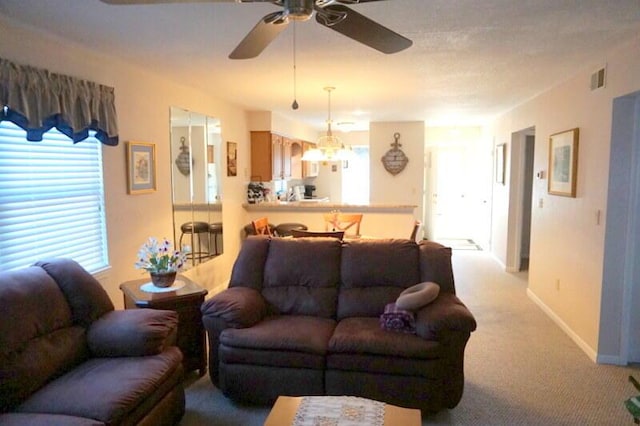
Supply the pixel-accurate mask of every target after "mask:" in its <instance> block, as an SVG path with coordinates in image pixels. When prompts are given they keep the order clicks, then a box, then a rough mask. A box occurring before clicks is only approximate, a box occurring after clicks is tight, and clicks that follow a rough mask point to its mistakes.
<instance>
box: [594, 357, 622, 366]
mask: <svg viewBox="0 0 640 426" xmlns="http://www.w3.org/2000/svg"><path fill="white" fill-rule="evenodd" d="M596 362H597V363H598V364H613V365H627V364H626V363H625V362H622V359H621V358H620V357H619V356H617V355H598V360H597V361H596Z"/></svg>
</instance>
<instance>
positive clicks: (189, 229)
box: [180, 222, 209, 265]
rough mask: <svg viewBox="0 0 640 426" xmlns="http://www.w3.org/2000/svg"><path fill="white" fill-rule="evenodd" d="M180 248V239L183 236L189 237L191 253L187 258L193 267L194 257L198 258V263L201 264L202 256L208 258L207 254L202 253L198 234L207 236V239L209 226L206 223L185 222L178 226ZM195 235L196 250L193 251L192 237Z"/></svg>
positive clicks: (200, 239)
mask: <svg viewBox="0 0 640 426" xmlns="http://www.w3.org/2000/svg"><path fill="white" fill-rule="evenodd" d="M180 231H182V234H180V247H182V238H183V237H184V236H185V234H190V235H191V253H189V254H188V255H187V258H188V259H189V258H190V259H191V264H192V265H195V264H196V263H195V260H196V256H197V257H198V263H200V262H202V257H203V256H209V252H203V251H202V236H200V234H207V238H208V236H209V224H208V223H207V222H186V223H183V224H182V225H180ZM194 235H197V237H198V250H197V251H196V250H195V246H194V243H193V236H194Z"/></svg>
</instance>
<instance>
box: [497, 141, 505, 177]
mask: <svg viewBox="0 0 640 426" xmlns="http://www.w3.org/2000/svg"><path fill="white" fill-rule="evenodd" d="M505 148H506V144H504V143H501V144H500V145H497V146H496V152H495V156H496V158H495V160H496V165H495V168H496V183H501V184H503V185H504V156H505V155H506V154H505Z"/></svg>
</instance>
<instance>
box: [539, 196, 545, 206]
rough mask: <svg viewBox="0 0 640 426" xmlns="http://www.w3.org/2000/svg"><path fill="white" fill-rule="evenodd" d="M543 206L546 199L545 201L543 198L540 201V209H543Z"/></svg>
mask: <svg viewBox="0 0 640 426" xmlns="http://www.w3.org/2000/svg"><path fill="white" fill-rule="evenodd" d="M543 206H544V199H543V198H540V199H539V200H538V207H540V208H542V207H543Z"/></svg>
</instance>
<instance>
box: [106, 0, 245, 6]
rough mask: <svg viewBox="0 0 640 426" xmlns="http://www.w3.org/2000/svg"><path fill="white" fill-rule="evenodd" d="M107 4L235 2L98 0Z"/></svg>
mask: <svg viewBox="0 0 640 426" xmlns="http://www.w3.org/2000/svg"><path fill="white" fill-rule="evenodd" d="M100 1H101V2H102V3H107V4H123V5H126V4H162V3H235V0H100Z"/></svg>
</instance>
